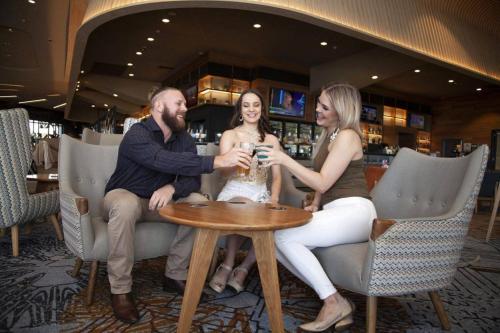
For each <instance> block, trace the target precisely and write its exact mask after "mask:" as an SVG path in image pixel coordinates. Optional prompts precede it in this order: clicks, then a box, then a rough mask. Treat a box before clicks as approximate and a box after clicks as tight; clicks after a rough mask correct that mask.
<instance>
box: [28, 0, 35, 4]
mask: <svg viewBox="0 0 500 333" xmlns="http://www.w3.org/2000/svg"><path fill="white" fill-rule="evenodd" d="M28 2H29V3H36V1H35V0H28Z"/></svg>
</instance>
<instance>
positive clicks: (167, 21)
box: [161, 18, 170, 23]
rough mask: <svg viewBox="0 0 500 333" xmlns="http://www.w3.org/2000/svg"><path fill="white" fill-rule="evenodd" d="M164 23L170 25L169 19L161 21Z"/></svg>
mask: <svg viewBox="0 0 500 333" xmlns="http://www.w3.org/2000/svg"><path fill="white" fill-rule="evenodd" d="M161 21H162V22H163V23H170V20H169V19H168V18H164V19H163V20H161Z"/></svg>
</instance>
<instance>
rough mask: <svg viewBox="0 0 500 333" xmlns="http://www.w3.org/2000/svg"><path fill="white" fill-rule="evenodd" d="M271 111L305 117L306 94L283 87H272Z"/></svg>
mask: <svg viewBox="0 0 500 333" xmlns="http://www.w3.org/2000/svg"><path fill="white" fill-rule="evenodd" d="M269 104H270V106H269V113H270V114H272V115H280V116H286V117H297V118H303V117H304V113H305V109H306V94H305V93H303V92H299V91H291V90H287V89H281V88H271V102H270V103H269Z"/></svg>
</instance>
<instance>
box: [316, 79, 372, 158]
mask: <svg viewBox="0 0 500 333" xmlns="http://www.w3.org/2000/svg"><path fill="white" fill-rule="evenodd" d="M321 92H322V93H324V94H325V96H326V97H327V98H328V101H329V102H330V105H331V106H332V107H333V109H334V111H335V112H337V114H338V117H339V124H338V127H339V130H343V129H347V128H349V129H352V130H354V131H355V132H356V133H357V134H358V135H359V137H360V138H362V134H361V127H360V126H359V118H360V117H361V95H360V93H359V90H358V89H357V88H355V87H354V86H352V85H350V84H348V83H330V84H328V85H326V86H324V87H323V88H321ZM326 137H327V133H326V130H325V129H323V131H322V132H321V135H320V137H319V139H318V142H317V143H316V149H315V151H314V153H313V158H314V157H315V156H316V154H317V152H318V149H319V147H321V145H322V144H323V142H324V141H325V140H326V139H327V138H326Z"/></svg>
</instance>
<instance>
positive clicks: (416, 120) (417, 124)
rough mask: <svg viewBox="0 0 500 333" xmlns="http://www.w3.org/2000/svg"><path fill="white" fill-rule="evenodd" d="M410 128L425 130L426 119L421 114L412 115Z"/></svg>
mask: <svg viewBox="0 0 500 333" xmlns="http://www.w3.org/2000/svg"><path fill="white" fill-rule="evenodd" d="M410 127H413V128H418V129H424V128H425V117H424V116H423V115H420V114H414V113H412V114H411V115H410Z"/></svg>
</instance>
